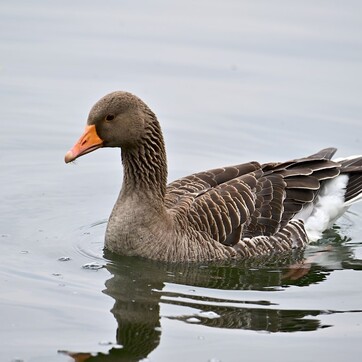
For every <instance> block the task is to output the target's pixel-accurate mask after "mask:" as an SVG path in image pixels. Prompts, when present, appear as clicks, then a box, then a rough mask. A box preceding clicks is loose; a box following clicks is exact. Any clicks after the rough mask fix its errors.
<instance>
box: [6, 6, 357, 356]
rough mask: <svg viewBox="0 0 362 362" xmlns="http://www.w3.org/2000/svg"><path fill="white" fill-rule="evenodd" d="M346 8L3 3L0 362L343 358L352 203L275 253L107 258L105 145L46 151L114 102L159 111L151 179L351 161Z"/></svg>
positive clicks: (353, 85) (352, 253)
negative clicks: (231, 258)
mask: <svg viewBox="0 0 362 362" xmlns="http://www.w3.org/2000/svg"><path fill="white" fill-rule="evenodd" d="M361 14H362V3H361V2H360V1H348V0H347V1H337V0H331V1H325V0H316V1H303V2H295V1H293V2H292V1H287V0H284V1H282V0H280V1H267V0H264V1H262V0H260V1H251V0H250V1H233V0H226V1H198V2H194V1H189V0H184V1H178V2H174V1H173V2H171V1H142V0H140V1H116V0H110V1H94V0H87V1H85V0H81V1H77V2H74V1H70V0H65V1H61V2H51V1H40V0H34V1H25V0H18V1H7V2H5V1H2V2H1V3H0V29H1V31H0V52H1V57H0V97H1V103H0V111H1V116H0V122H1V132H0V140H1V142H0V163H1V170H2V171H1V178H0V200H1V202H0V290H1V292H0V320H1V323H0V360H1V361H17V362H18V361H24V362H28V361H29V362H30V361H31V362H33V361H44V362H45V361H47V362H49V361H85V360H87V361H138V360H141V359H143V360H144V361H170V360H172V361H174V362H176V361H205V362H207V361H209V362H211V361H212V362H216V361H222V362H228V361H266V360H268V361H278V362H281V361H291V360H293V361H316V360H318V361H329V362H330V361H341V360H348V361H356V360H360V359H361V354H362V352H361V340H362V339H361V338H362V278H361V269H362V238H361V232H362V205H355V206H354V207H353V208H352V209H351V211H350V212H349V213H348V214H347V215H346V216H345V217H343V218H342V219H341V220H340V221H339V222H338V225H337V226H336V227H335V228H334V229H333V230H330V231H329V232H328V233H326V234H325V237H324V238H323V240H321V241H320V242H318V243H317V244H315V245H311V246H310V247H308V248H307V249H306V250H305V251H304V252H298V253H295V254H293V255H286V256H285V255H284V256H283V257H279V258H277V257H274V258H269V259H268V258H266V259H264V260H259V261H258V262H255V261H254V262H251V261H246V262H232V263H231V262H230V263H224V264H198V265H187V264H185V265H167V264H162V263H155V262H150V261H147V260H141V259H137V258H125V257H119V258H114V257H111V256H109V255H107V254H104V253H103V236H104V231H105V226H106V220H107V218H108V216H109V213H110V211H111V209H112V206H113V203H114V202H115V200H116V197H117V195H118V192H119V188H120V184H121V180H122V170H121V168H120V161H119V157H120V153H119V151H117V150H114V149H106V150H98V151H97V152H95V153H93V154H91V155H88V156H85V157H82V158H81V159H79V160H78V161H77V163H76V164H75V165H65V164H64V161H63V157H64V154H65V152H66V151H67V150H68V149H69V148H70V147H71V146H72V145H73V143H74V142H75V141H76V139H77V138H78V137H79V135H80V133H81V132H82V131H83V128H84V125H85V121H86V118H87V114H88V111H89V109H90V107H91V106H92V105H93V103H94V102H95V101H96V100H97V99H98V98H100V97H101V96H103V95H104V94H106V93H108V92H110V91H113V90H128V91H131V92H133V93H135V94H137V95H138V96H140V97H141V98H142V99H143V100H144V101H145V102H146V103H147V104H149V106H150V107H151V109H153V110H154V112H156V114H157V115H158V117H159V120H160V122H161V125H162V126H163V130H164V133H165V139H166V143H167V151H168V160H169V179H170V180H173V179H175V178H178V177H181V176H183V175H188V174H190V173H192V172H195V171H200V170H205V169H209V168H214V167H218V166H223V165H228V164H235V163H241V162H246V161H250V160H254V159H255V160H258V161H261V162H266V161H279V160H286V159H290V158H295V157H300V156H304V155H307V154H312V153H314V152H316V151H317V150H319V149H321V148H324V147H328V146H336V147H338V148H339V155H342V156H343V155H344V156H347V155H350V154H361V153H362V138H361V137H362V122H361V115H362V103H361V99H362V37H361V34H362V21H361ZM302 261H304V263H305V265H304V268H302V269H295V268H294V269H293V267H292V266H293V265H295V263H297V262H302ZM90 356H92V357H91V358H90Z"/></svg>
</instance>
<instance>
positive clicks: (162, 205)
mask: <svg viewBox="0 0 362 362" xmlns="http://www.w3.org/2000/svg"><path fill="white" fill-rule="evenodd" d="M101 147H119V148H121V158H122V164H123V170H124V172H123V183H122V187H121V191H120V194H119V196H118V199H117V201H116V203H115V205H114V208H113V210H112V212H111V215H110V218H109V220H108V224H107V228H106V234H105V248H106V249H107V250H109V251H111V252H113V253H116V254H121V255H127V256H139V257H144V258H149V259H153V260H158V261H165V262H201V261H203V262H204V261H214V260H227V259H236V258H251V257H257V256H260V255H265V254H272V253H282V252H287V251H290V250H291V249H294V248H303V247H305V246H306V245H307V244H308V243H309V242H311V241H315V240H318V239H319V238H320V237H321V235H322V233H323V231H325V230H326V229H327V228H329V227H330V226H331V225H332V224H333V223H334V222H335V221H336V220H337V219H338V217H340V216H341V215H342V214H343V213H344V212H345V211H346V210H347V209H348V208H349V206H351V205H352V204H354V203H355V202H357V201H360V200H361V199H362V156H361V155H359V156H351V157H347V158H340V159H336V160H332V156H333V155H334V153H335V152H336V149H335V148H326V149H323V150H321V151H319V152H317V153H315V154H313V155H311V156H308V157H304V158H300V159H294V160H291V161H286V162H274V163H265V164H260V163H258V162H255V161H253V162H248V163H242V164H239V165H234V166H228V167H222V168H216V169H213V170H208V171H204V172H200V173H195V174H192V175H190V176H187V177H184V178H181V179H178V180H176V181H173V182H171V183H170V184H168V185H167V162H166V152H165V144H164V140H163V135H162V131H161V127H160V124H159V122H158V120H157V117H156V115H155V114H154V113H153V112H152V111H151V109H150V108H149V107H148V106H147V105H146V104H145V103H144V102H143V101H142V100H141V99H140V98H138V97H137V96H135V95H133V94H131V93H128V92H124V91H116V92H112V93H109V94H107V95H106V96H104V97H103V98H101V99H100V100H99V101H98V102H97V103H96V104H95V105H94V106H93V107H92V109H91V111H90V113H89V116H88V120H87V125H86V128H85V131H84V133H83V134H82V136H81V137H80V139H79V140H78V141H77V142H76V143H75V145H74V146H73V148H71V150H70V151H68V152H67V153H66V155H65V162H66V163H69V162H72V161H74V160H75V159H77V158H78V157H80V156H83V155H85V154H87V153H89V152H93V151H95V150H96V149H98V148H101Z"/></svg>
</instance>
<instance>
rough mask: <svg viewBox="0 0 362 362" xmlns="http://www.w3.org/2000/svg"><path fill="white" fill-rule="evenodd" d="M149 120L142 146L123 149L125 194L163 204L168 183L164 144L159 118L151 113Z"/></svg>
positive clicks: (149, 113)
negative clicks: (151, 199)
mask: <svg viewBox="0 0 362 362" xmlns="http://www.w3.org/2000/svg"><path fill="white" fill-rule="evenodd" d="M147 117H148V118H149V121H148V123H147V125H146V129H145V136H144V137H143V138H142V140H141V142H140V144H138V145H137V146H136V147H130V148H126V149H122V163H123V167H124V177H123V187H122V194H130V193H133V192H137V193H139V194H145V196H147V195H148V196H150V197H152V198H157V199H159V200H162V201H163V199H164V196H165V193H166V183H167V161H166V152H165V144H164V141H163V136H162V132H161V127H160V124H159V123H158V121H157V119H156V116H155V115H154V114H153V113H152V112H151V111H149V112H147Z"/></svg>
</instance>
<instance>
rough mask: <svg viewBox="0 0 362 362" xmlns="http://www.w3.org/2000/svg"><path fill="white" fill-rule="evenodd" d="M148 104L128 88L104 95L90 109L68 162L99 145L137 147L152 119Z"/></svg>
mask: <svg viewBox="0 0 362 362" xmlns="http://www.w3.org/2000/svg"><path fill="white" fill-rule="evenodd" d="M150 113H152V112H151V111H150V110H149V109H148V107H147V106H146V105H145V104H144V103H143V102H142V101H141V100H140V99H139V98H137V97H136V96H134V95H133V94H131V93H127V92H121V91H117V92H112V93H109V94H107V95H106V96H104V97H103V98H101V99H100V100H99V101H98V102H97V103H96V104H95V105H94V106H93V107H92V109H91V111H90V113H89V116H88V120H87V125H86V128H85V131H84V133H83V134H82V136H81V137H80V138H79V140H78V141H77V142H76V143H75V145H74V146H73V148H72V149H71V150H69V151H68V152H67V153H66V155H65V162H66V163H68V162H71V161H74V160H75V159H77V158H78V157H80V156H83V155H85V154H87V153H89V152H92V151H95V150H96V149H98V148H100V147H120V148H122V149H123V150H125V149H132V148H135V147H137V146H138V145H139V144H140V143H141V141H142V139H143V136H144V134H145V128H146V125H147V122H149V121H150V119H152V117H149V116H150Z"/></svg>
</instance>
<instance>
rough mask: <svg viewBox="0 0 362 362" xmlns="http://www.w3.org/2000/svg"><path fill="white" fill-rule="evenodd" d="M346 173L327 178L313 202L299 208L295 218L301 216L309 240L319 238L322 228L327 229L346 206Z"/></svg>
mask: <svg viewBox="0 0 362 362" xmlns="http://www.w3.org/2000/svg"><path fill="white" fill-rule="evenodd" d="M347 183H348V176H347V175H340V176H338V177H336V178H334V179H332V180H328V181H326V182H325V183H324V185H323V187H322V188H321V190H320V192H319V194H318V196H317V199H316V201H315V203H314V204H310V205H308V206H307V207H306V208H305V210H301V211H300V212H299V213H298V214H297V215H296V216H295V218H298V216H299V218H303V219H304V221H305V230H306V232H307V235H308V238H309V240H310V241H316V240H318V239H320V238H321V236H322V233H323V231H324V230H326V229H328V228H329V227H330V226H331V225H332V224H333V223H334V222H335V221H336V220H337V219H338V218H339V217H340V216H341V215H342V214H343V213H344V212H345V211H346V210H347V208H348V206H349V205H347V204H346V203H345V202H344V195H345V193H346V186H347Z"/></svg>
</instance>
